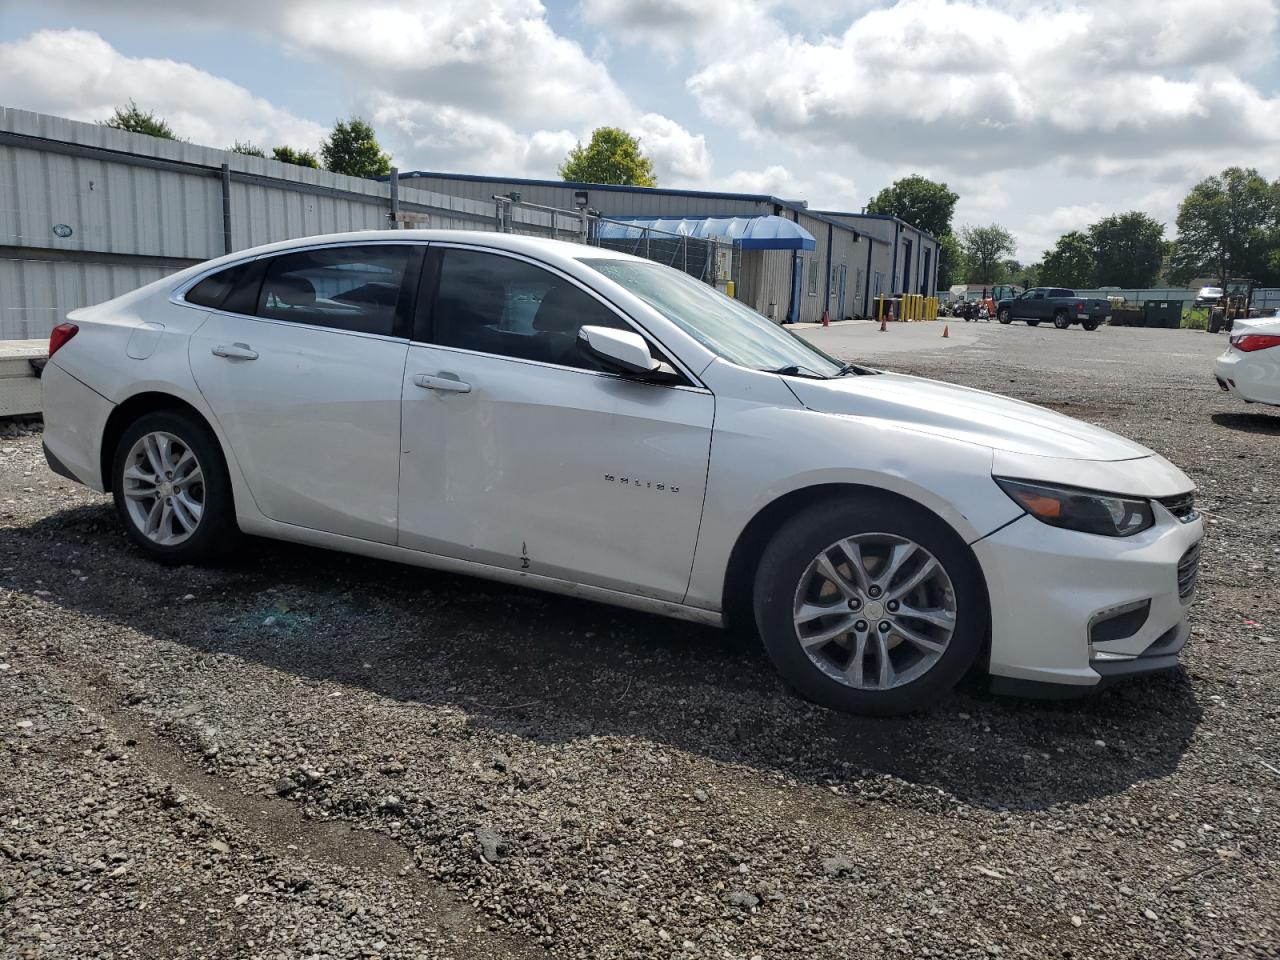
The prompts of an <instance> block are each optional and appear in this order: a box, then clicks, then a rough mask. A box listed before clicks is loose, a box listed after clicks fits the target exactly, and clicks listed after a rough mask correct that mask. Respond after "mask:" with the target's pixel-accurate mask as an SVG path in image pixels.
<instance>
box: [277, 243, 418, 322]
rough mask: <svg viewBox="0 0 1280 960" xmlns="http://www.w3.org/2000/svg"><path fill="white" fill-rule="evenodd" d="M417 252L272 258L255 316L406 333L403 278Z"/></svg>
mask: <svg viewBox="0 0 1280 960" xmlns="http://www.w3.org/2000/svg"><path fill="white" fill-rule="evenodd" d="M420 256H421V248H417V247H414V246H411V245H407V244H370V245H367V246H350V247H324V248H321V249H318V250H302V251H299V252H297V253H286V254H282V255H280V256H278V257H273V258H271V259H270V260H269V261H268V262H267V264H266V274H265V276H264V277H263V279H262V288H261V292H260V293H259V294H258V304H257V310H256V313H257V315H258V316H260V317H267V318H269V319H272V320H287V321H289V322H290V323H304V324H308V325H310V326H315V327H329V328H331V329H334V330H348V331H351V332H353V333H373V334H378V335H380V336H386V337H389V336H396V335H402V336H403V335H404V333H405V331H406V329H407V328H406V326H405V325H403V324H402V323H400V319H401V317H403V316H405V315H407V310H408V307H407V287H408V286H409V285H408V284H406V283H405V277H406V274H409V273H415V274H416V271H413V270H411V264H412V263H415V262H416V260H415V258H417V257H420Z"/></svg>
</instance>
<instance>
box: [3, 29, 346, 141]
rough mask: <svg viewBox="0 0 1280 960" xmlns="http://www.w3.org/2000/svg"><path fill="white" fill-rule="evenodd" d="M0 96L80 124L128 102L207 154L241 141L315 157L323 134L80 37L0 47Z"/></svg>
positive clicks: (195, 78) (225, 90) (193, 77)
mask: <svg viewBox="0 0 1280 960" xmlns="http://www.w3.org/2000/svg"><path fill="white" fill-rule="evenodd" d="M51 65H54V67H55V68H54V69H51ZM0 90H3V91H4V97H5V100H6V101H7V102H8V103H10V104H12V105H14V106H20V107H22V108H23V109H27V110H36V111H39V112H43V113H52V114H57V115H59V116H64V117H70V118H71V119H73V120H87V121H97V120H105V119H107V117H109V116H110V115H111V113H112V112H113V111H114V110H115V108H116V107H117V106H120V105H121V104H124V103H125V102H126V101H128V100H129V99H134V100H136V101H137V103H138V106H139V107H141V108H143V109H146V110H152V111H154V112H155V113H156V114H158V115H159V116H161V117H163V118H164V119H165V120H166V121H168V123H169V125H170V126H171V127H173V130H174V132H175V133H176V134H177V135H178V136H180V137H183V138H185V139H189V140H192V141H194V142H196V143H200V144H205V145H208V146H214V147H228V146H230V145H231V144H232V143H234V142H235V141H236V140H240V141H251V142H253V143H255V144H258V145H261V146H264V147H271V146H276V145H278V144H289V145H291V146H295V147H305V148H308V149H315V147H316V145H317V144H318V143H319V142H320V140H321V138H322V137H323V136H324V135H325V132H326V131H325V129H324V128H323V127H321V126H320V125H319V124H317V123H314V122H312V121H310V120H305V119H303V118H301V117H298V116H295V115H294V114H292V113H290V112H289V111H287V110H282V109H281V108H279V107H277V106H275V105H273V104H272V103H270V102H269V101H267V100H264V99H263V98H262V97H256V96H254V95H253V94H252V93H250V92H249V91H248V90H246V89H245V88H244V87H242V86H239V85H238V84H235V83H232V82H231V81H229V80H226V79H224V78H223V77H216V76H214V75H213V74H210V73H206V72H205V71H203V70H198V69H196V68H195V67H193V66H191V65H190V64H187V63H179V62H177V61H175V60H159V59H152V58H147V57H126V56H124V55H123V54H121V53H120V52H119V51H118V50H116V49H115V48H114V47H112V46H111V45H110V44H109V43H107V42H106V41H105V40H103V39H102V37H100V36H98V35H97V34H96V33H90V32H88V31H85V30H60V31H59V30H41V31H39V32H37V33H34V34H32V35H31V36H30V37H28V38H26V39H25V40H17V41H13V42H10V43H2V44H0Z"/></svg>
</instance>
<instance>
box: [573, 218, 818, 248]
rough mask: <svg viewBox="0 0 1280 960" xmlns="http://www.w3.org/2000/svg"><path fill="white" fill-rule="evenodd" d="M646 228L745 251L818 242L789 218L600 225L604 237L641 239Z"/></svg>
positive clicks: (640, 220)
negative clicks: (730, 244) (720, 242)
mask: <svg viewBox="0 0 1280 960" xmlns="http://www.w3.org/2000/svg"><path fill="white" fill-rule="evenodd" d="M645 228H649V229H652V230H660V231H662V232H664V233H678V234H681V235H683V236H686V237H695V238H697V239H700V240H731V241H733V243H735V244H736V245H737V246H739V247H741V248H742V249H743V250H816V249H817V246H818V244H817V242H816V241H815V240H814V239H813V234H811V233H810V232H809V231H808V230H806V229H805V228H804V227H802V226H800V224H798V223H796V222H795V221H794V220H788V219H787V218H786V217H775V216H759V217H613V218H611V219H609V220H601V221H600V224H599V226H598V227H597V229H598V231H599V233H598V236H599V237H600V238H601V239H602V240H639V239H641V238H642V237H643V236H644V231H645Z"/></svg>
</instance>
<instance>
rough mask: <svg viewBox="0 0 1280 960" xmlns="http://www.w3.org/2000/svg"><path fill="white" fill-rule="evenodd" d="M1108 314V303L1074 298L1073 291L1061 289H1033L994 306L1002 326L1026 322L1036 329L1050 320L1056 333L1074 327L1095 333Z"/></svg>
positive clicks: (1109, 305) (1109, 308)
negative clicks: (1077, 326) (1021, 321)
mask: <svg viewBox="0 0 1280 960" xmlns="http://www.w3.org/2000/svg"><path fill="white" fill-rule="evenodd" d="M1110 312H1111V304H1110V302H1108V301H1106V300H1098V299H1093V300H1086V299H1085V298H1083V297H1077V296H1076V292H1075V291H1074V290H1064V289H1063V288H1062V287H1032V288H1031V289H1030V290H1027V291H1026V292H1024V293H1020V294H1018V295H1017V296H1016V297H1007V298H1005V299H1003V300H1001V301H1000V302H998V303H997V304H996V319H997V320H999V321H1000V322H1001V323H1011V322H1012V321H1014V320H1025V321H1026V324H1027V326H1028V327H1035V326H1038V325H1039V324H1040V321H1041V320H1052V321H1053V325H1054V326H1055V327H1057V328H1058V329H1059V330H1065V329H1067V327H1069V326H1071V325H1072V324H1073V323H1078V324H1080V326H1082V327H1084V328H1085V329H1086V330H1097V329H1098V326H1099V324H1101V323H1102V321H1104V320H1105V319H1107V315H1108V314H1109V313H1110Z"/></svg>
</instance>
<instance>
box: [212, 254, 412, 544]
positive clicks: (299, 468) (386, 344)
mask: <svg viewBox="0 0 1280 960" xmlns="http://www.w3.org/2000/svg"><path fill="white" fill-rule="evenodd" d="M423 252H424V248H423V247H422V246H421V245H420V244H419V245H411V244H406V243H366V244H358V245H329V246H323V247H316V248H309V249H305V250H295V251H289V252H287V253H282V254H279V255H277V256H274V257H269V258H264V259H263V260H260V261H257V262H256V263H255V265H254V267H253V269H252V270H250V271H249V275H248V276H246V277H245V278H242V280H241V281H240V282H239V288H238V289H237V290H232V291H231V292H230V294H229V295H228V297H227V299H226V300H225V301H223V303H222V306H221V308H219V309H215V310H212V311H211V312H210V314H209V317H208V319H207V320H206V322H205V323H204V324H202V325H201V327H200V328H199V329H198V330H197V331H196V333H195V334H194V335H193V336H192V337H191V340H190V360H191V370H192V373H193V374H194V376H195V379H196V383H197V385H198V386H199V388H200V392H201V393H202V394H203V395H204V397H205V399H206V400H207V401H208V403H209V407H210V408H211V409H212V411H213V414H214V416H215V417H216V418H217V420H218V424H219V425H220V426H221V428H222V431H223V434H224V435H225V437H226V438H227V441H228V443H229V445H230V448H231V453H232V455H233V456H234V457H235V460H236V462H237V464H238V465H239V467H240V469H241V471H242V473H243V474H244V479H245V483H246V484H247V485H248V487H249V491H250V493H251V494H252V496H253V499H254V502H255V503H256V504H257V507H258V509H259V510H260V511H261V512H262V513H263V515H265V516H267V517H269V518H270V519H272V520H278V521H280V522H282V523H289V524H295V525H297V526H302V527H309V528H312V529H316V530H324V531H327V532H329V533H336V534H341V535H343V536H348V537H356V538H359V539H362V540H373V541H378V542H382V543H394V542H395V537H396V504H397V497H398V490H397V483H398V475H399V468H400V462H399V455H400V385H401V382H402V380H403V377H404V363H405V357H406V355H407V353H408V342H409V341H408V330H409V325H410V323H411V320H412V317H411V311H412V299H413V296H414V295H415V294H416V288H417V278H418V274H419V272H420V264H421V259H422V256H423ZM246 286H247V287H251V288H252V289H246Z"/></svg>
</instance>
